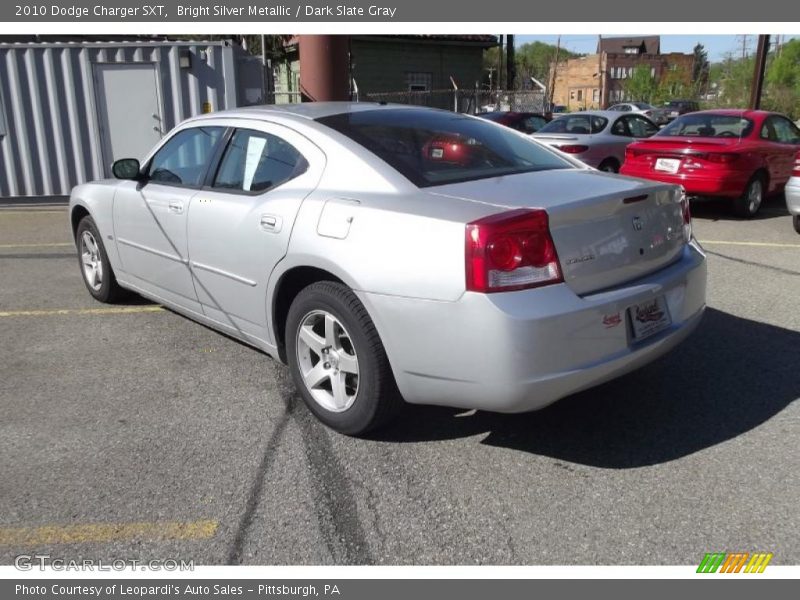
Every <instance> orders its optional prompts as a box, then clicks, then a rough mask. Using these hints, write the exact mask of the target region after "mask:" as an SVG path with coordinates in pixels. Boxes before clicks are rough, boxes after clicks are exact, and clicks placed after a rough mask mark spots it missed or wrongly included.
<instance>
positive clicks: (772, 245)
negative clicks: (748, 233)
mask: <svg viewBox="0 0 800 600" xmlns="http://www.w3.org/2000/svg"><path fill="white" fill-rule="evenodd" d="M700 243H701V244H724V245H728V246H756V247H763V248H800V244H776V243H772V242H729V241H727V240H700Z"/></svg>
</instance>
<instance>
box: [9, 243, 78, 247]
mask: <svg viewBox="0 0 800 600" xmlns="http://www.w3.org/2000/svg"><path fill="white" fill-rule="evenodd" d="M65 246H72V247H73V248H74V247H75V244H73V243H72V242H52V243H47V244H0V248H62V247H65Z"/></svg>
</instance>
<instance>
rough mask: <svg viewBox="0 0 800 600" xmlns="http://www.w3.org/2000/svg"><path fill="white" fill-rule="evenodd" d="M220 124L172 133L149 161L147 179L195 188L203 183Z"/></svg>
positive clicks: (219, 136) (220, 130) (219, 132)
mask: <svg viewBox="0 0 800 600" xmlns="http://www.w3.org/2000/svg"><path fill="white" fill-rule="evenodd" d="M224 131H225V129H224V128H223V127H192V128H191V129H184V130H183V131H179V132H178V133H176V134H175V135H174V136H172V137H171V138H170V139H169V141H168V142H167V143H166V144H164V145H163V146H162V147H161V149H160V150H159V151H158V152H156V154H155V156H153V158H152V160H151V161H150V165H149V168H148V171H147V174H148V178H149V179H150V181H154V182H158V183H163V184H167V185H180V186H188V187H195V186H200V185H202V183H203V177H204V176H205V173H206V169H207V168H208V165H209V162H211V158H212V156H213V154H214V148H215V147H216V145H217V142H219V139H220V138H221V137H222V134H223V132H224Z"/></svg>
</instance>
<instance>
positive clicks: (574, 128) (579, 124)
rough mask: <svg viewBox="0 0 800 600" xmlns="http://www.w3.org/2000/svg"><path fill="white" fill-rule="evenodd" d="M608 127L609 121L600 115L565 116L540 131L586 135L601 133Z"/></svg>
mask: <svg viewBox="0 0 800 600" xmlns="http://www.w3.org/2000/svg"><path fill="white" fill-rule="evenodd" d="M606 125H608V119H606V118H605V117H601V116H599V115H581V114H577V115H565V116H563V117H558V118H557V119H555V120H554V121H550V122H549V123H548V124H547V125H545V126H544V127H542V128H541V129H540V130H539V133H572V134H575V135H585V134H587V133H600V132H601V131H603V129H605V128H606Z"/></svg>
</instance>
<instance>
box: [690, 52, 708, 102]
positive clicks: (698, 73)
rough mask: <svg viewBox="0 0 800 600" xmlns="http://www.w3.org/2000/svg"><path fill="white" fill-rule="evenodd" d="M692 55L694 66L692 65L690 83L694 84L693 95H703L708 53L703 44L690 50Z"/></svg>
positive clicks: (706, 80) (706, 75) (706, 76)
mask: <svg viewBox="0 0 800 600" xmlns="http://www.w3.org/2000/svg"><path fill="white" fill-rule="evenodd" d="M692 53H693V54H694V64H693V65H692V83H693V84H694V89H695V92H696V93H695V95H700V94H703V93H705V90H706V88H707V85H708V72H709V67H710V65H709V63H708V51H707V50H706V49H705V46H703V44H696V45H695V47H694V49H693V50H692Z"/></svg>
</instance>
